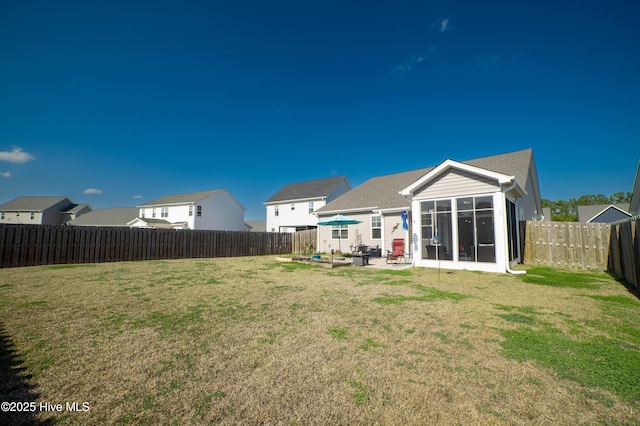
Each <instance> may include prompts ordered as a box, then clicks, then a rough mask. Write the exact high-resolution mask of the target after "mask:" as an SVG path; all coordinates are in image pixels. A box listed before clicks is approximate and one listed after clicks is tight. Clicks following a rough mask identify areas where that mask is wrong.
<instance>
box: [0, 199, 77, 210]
mask: <svg viewBox="0 0 640 426" xmlns="http://www.w3.org/2000/svg"><path fill="white" fill-rule="evenodd" d="M63 200H68V201H69V202H71V200H69V199H68V198H67V197H62V196H60V197H36V196H27V197H18V198H16V199H15V200H11V201H9V202H7V203H4V204H2V205H0V210H2V211H22V212H23V211H35V212H41V211H44V210H46V209H48V208H49V207H51V206H53V205H56V204H58V203H59V202H61V201H63Z"/></svg>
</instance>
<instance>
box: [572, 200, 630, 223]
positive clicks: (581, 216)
mask: <svg viewBox="0 0 640 426" xmlns="http://www.w3.org/2000/svg"><path fill="white" fill-rule="evenodd" d="M609 209H615V210H617V211H619V213H620V216H622V217H624V216H626V217H628V216H631V214H630V213H629V204H627V203H621V204H594V205H590V206H578V222H591V221H592V220H594V219H595V218H597V217H598V216H600V215H601V214H603V213H604V212H605V211H607V210H609Z"/></svg>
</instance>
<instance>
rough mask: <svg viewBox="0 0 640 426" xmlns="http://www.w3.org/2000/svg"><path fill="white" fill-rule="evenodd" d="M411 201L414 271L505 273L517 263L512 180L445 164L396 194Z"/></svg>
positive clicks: (520, 192)
mask: <svg viewBox="0 0 640 426" xmlns="http://www.w3.org/2000/svg"><path fill="white" fill-rule="evenodd" d="M400 194H401V195H403V196H405V197H407V198H408V199H409V200H411V210H412V213H413V214H412V221H413V223H412V225H413V226H412V229H413V235H412V237H413V238H412V243H413V249H414V252H413V259H414V264H415V266H424V267H442V268H448V269H470V270H478V271H488V272H507V271H510V270H511V267H513V266H514V264H515V263H517V262H518V261H519V260H520V253H519V241H518V238H519V232H518V226H519V210H520V209H519V207H518V199H519V198H521V197H524V196H525V195H526V191H525V190H524V189H523V188H522V187H521V186H520V184H519V183H518V181H517V180H516V178H515V177H514V176H508V175H505V174H501V173H497V172H494V171H490V170H487V169H483V168H480V167H475V166H471V165H468V164H464V163H460V162H456V161H453V160H446V161H444V162H443V163H441V164H440V165H439V166H437V167H435V168H434V169H432V170H431V171H430V172H428V173H427V174H425V175H424V176H422V177H421V178H420V179H418V180H417V181H415V182H414V183H412V184H411V185H409V186H408V187H406V188H405V189H403V190H402V191H400Z"/></svg>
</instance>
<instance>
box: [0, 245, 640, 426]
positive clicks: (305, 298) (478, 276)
mask: <svg viewBox="0 0 640 426" xmlns="http://www.w3.org/2000/svg"><path fill="white" fill-rule="evenodd" d="M639 330H640V302H639V301H638V299H637V298H636V297H635V296H633V295H632V294H630V293H628V291H627V289H626V288H625V287H624V286H622V285H621V284H620V283H618V282H616V281H615V280H614V279H612V278H611V277H609V276H608V275H606V274H604V273H597V272H583V273H578V272H572V271H563V270H555V269H551V268H532V269H530V270H529V271H528V274H527V275H525V276H515V275H499V274H489V273H477V272H467V271H445V270H443V271H441V273H440V274H439V273H438V271H437V270H429V269H422V268H413V269H409V270H375V269H369V268H358V267H351V266H349V267H340V268H335V269H330V268H324V267H322V266H311V265H307V264H301V263H295V262H294V263H279V262H277V261H276V260H275V258H274V257H272V256H269V257H245V258H233V259H192V260H175V261H151V262H131V263H111V264H99V265H64V266H49V267H47V266H42V267H30V268H16V269H4V270H0V345H1V346H0V369H1V372H2V373H1V374H2V377H1V378H0V379H1V380H0V383H1V384H0V393H1V394H2V395H1V399H2V400H3V401H14V402H26V403H27V404H25V405H24V407H27V409H30V407H31V406H30V405H29V403H30V402H32V403H33V404H34V406H35V407H36V408H37V410H36V412H35V413H31V412H26V413H22V414H17V413H8V414H7V413H3V414H2V415H3V416H4V418H5V419H7V422H11V421H13V422H14V423H16V424H18V423H21V422H25V421H36V420H43V421H53V422H54V423H59V424H87V423H91V424H185V425H186V424H194V423H208V424H211V423H221V424H256V423H269V424H292V425H294V424H323V425H324V424H345V425H346V424H349V425H350V424H567V425H569V424H571V425H574V424H640V331H639ZM73 402H77V403H78V404H76V405H73V404H72V403H73ZM68 403H69V404H68ZM83 403H86V404H85V405H84V406H83V405H82V404H83ZM41 404H43V405H42V407H44V408H46V409H45V410H43V411H41V410H39V409H40V407H41ZM46 404H50V405H46ZM56 404H61V406H62V410H60V411H57V410H55V407H56ZM24 407H23V408H24ZM51 407H54V408H51ZM74 407H75V408H78V407H79V408H81V409H82V408H83V407H86V408H87V410H86V411H82V410H79V411H72V410H71V409H70V408H74ZM14 408H15V407H14ZM0 423H6V422H5V421H4V420H3V421H2V422H0Z"/></svg>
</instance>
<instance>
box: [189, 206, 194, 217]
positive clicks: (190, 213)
mask: <svg viewBox="0 0 640 426" xmlns="http://www.w3.org/2000/svg"><path fill="white" fill-rule="evenodd" d="M189 216H193V204H191V205H190V206H189Z"/></svg>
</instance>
